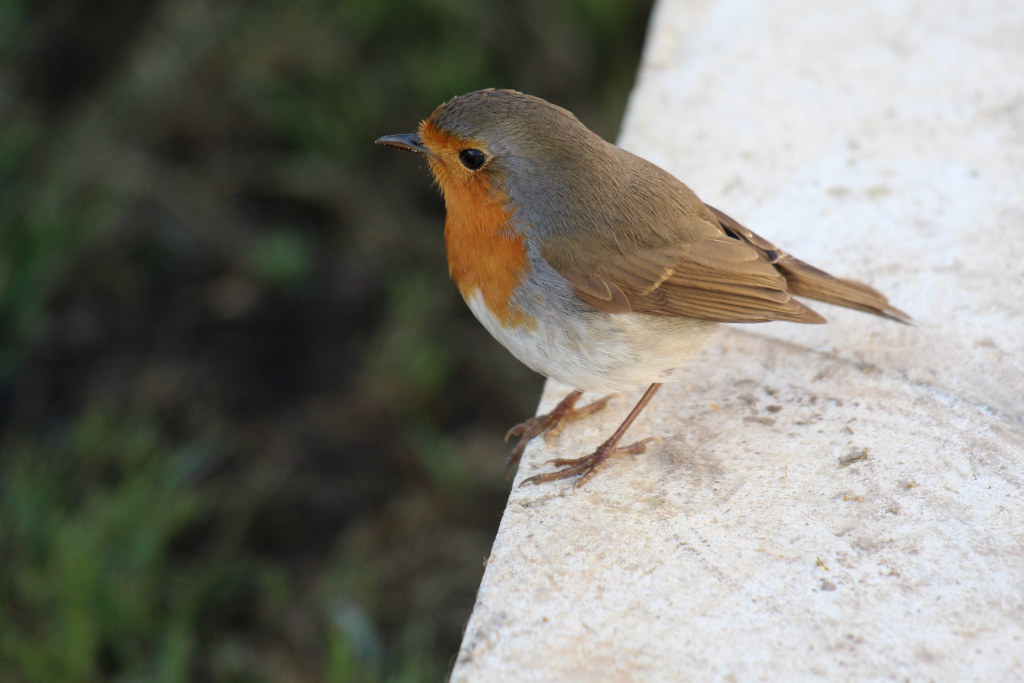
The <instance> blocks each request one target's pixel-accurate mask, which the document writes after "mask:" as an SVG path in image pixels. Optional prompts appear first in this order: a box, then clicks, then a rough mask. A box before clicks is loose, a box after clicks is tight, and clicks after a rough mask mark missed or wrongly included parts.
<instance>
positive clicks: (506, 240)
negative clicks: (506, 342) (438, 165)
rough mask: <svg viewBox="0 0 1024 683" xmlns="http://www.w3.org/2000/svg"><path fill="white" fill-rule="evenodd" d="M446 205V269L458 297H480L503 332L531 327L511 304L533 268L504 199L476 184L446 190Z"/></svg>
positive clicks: (505, 198)
mask: <svg viewBox="0 0 1024 683" xmlns="http://www.w3.org/2000/svg"><path fill="white" fill-rule="evenodd" d="M445 204H446V205H447V217H446V219H445V228H444V236H445V247H446V250H447V253H448V270H449V272H450V273H451V275H452V279H453V280H455V285H456V286H457V287H458V288H459V292H461V293H462V297H463V298H464V299H465V300H466V301H467V302H469V301H470V300H471V299H473V298H474V297H479V299H480V302H481V303H482V304H483V305H484V306H485V307H486V309H487V311H488V312H489V314H490V315H491V316H492V317H493V318H494V320H496V321H497V323H498V324H499V325H501V326H502V327H506V328H518V327H531V326H533V325H535V320H534V319H533V318H532V317H531V316H529V315H527V314H526V313H525V312H524V311H523V310H522V308H520V307H519V306H517V305H516V304H515V303H514V302H513V294H514V293H515V292H516V290H517V289H518V288H519V287H520V285H522V284H523V281H524V279H525V278H526V277H527V275H528V274H529V271H530V268H531V266H530V262H529V259H528V258H527V255H526V245H525V243H524V238H523V235H522V234H521V233H519V232H517V231H516V230H515V229H514V228H513V227H512V225H511V220H512V212H511V211H510V210H509V208H508V199H507V197H505V196H504V194H502V193H500V192H497V191H495V190H492V189H490V188H488V187H487V185H486V184H484V183H483V182H479V183H473V184H471V185H468V186H460V187H455V188H450V189H449V188H446V192H445Z"/></svg>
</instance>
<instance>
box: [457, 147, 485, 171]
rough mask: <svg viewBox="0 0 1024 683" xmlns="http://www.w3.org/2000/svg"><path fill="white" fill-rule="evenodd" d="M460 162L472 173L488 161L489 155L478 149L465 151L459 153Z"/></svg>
mask: <svg viewBox="0 0 1024 683" xmlns="http://www.w3.org/2000/svg"><path fill="white" fill-rule="evenodd" d="M459 161H461V162H462V165H463V166H465V167H466V168H468V169H469V170H470V171H475V170H476V169H478V168H480V167H481V166H483V165H484V162H485V161H487V155H486V154H484V153H483V152H481V151H480V150H478V149H464V150H462V151H461V152H459Z"/></svg>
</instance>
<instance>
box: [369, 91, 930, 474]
mask: <svg viewBox="0 0 1024 683" xmlns="http://www.w3.org/2000/svg"><path fill="white" fill-rule="evenodd" d="M377 143H378V144H381V145H387V146H390V147H397V148H399V149H403V150H407V151H410V152H415V153H417V154H422V155H424V156H425V157H426V160H427V163H428V164H429V166H430V171H431V173H432V174H433V176H434V180H435V181H436V182H437V184H438V186H440V188H441V192H442V194H443V195H444V201H445V208H446V214H447V215H446V218H445V230H444V235H445V245H446V251H447V254H448V269H449V272H450V273H451V276H452V279H453V280H454V281H455V285H456V286H457V287H458V289H459V292H460V293H461V294H462V297H463V299H465V301H466V303H467V304H468V305H469V308H470V310H472V311H473V314H474V315H475V316H476V318H477V319H478V320H479V321H480V322H481V323H482V324H483V325H484V327H486V328H487V330H488V331H489V332H490V333H491V334H492V335H494V337H495V338H496V339H497V340H498V341H499V342H501V343H502V344H503V345H504V346H505V347H506V348H507V349H508V350H509V351H511V352H512V354H513V355H514V356H515V357H516V358H518V359H519V360H520V361H522V362H523V363H525V364H526V365H527V366H529V367H530V368H532V369H533V370H535V371H536V372H539V373H541V374H542V375H546V376H548V377H553V378H554V379H556V380H558V381H559V382H561V383H563V384H566V385H568V386H570V387H573V388H574V389H575V391H573V392H572V393H570V394H569V395H568V396H567V397H566V398H565V399H564V400H562V401H561V402H560V403H559V404H558V406H557V407H555V409H554V410H552V411H551V412H550V413H547V414H546V415H539V416H537V417H534V418H532V419H530V420H527V421H526V422H524V423H522V424H520V425H516V426H515V427H513V428H512V429H511V430H509V433H508V434H507V435H506V437H505V438H506V440H507V439H508V438H509V437H511V436H519V437H520V439H519V442H518V443H517V445H516V447H515V448H514V449H513V450H512V452H511V453H510V454H509V458H508V463H507V466H506V470H505V472H506V476H507V475H508V472H509V470H510V469H511V468H512V467H514V466H515V465H516V464H517V463H518V462H519V458H520V456H521V455H522V453H523V450H524V449H525V448H526V444H527V443H528V442H529V441H530V440H531V439H533V438H534V437H536V436H539V435H540V434H543V433H545V432H548V436H550V435H551V434H552V433H557V432H558V431H559V430H560V429H561V427H562V426H563V425H564V424H565V423H566V422H568V421H570V420H575V419H579V418H581V417H584V416H585V415H589V414H591V413H593V412H595V411H597V410H600V409H602V408H604V406H605V405H606V404H607V402H608V400H609V399H610V398H611V397H610V396H609V397H606V398H604V399H602V400H600V401H597V402H596V403H592V404H590V405H588V406H586V407H583V408H576V403H577V401H578V400H579V398H580V396H582V394H583V392H585V391H593V392H619V391H627V390H631V389H635V388H638V387H641V386H646V387H647V391H646V392H645V393H644V395H643V397H642V398H641V399H640V401H639V403H637V405H636V407H634V408H633V410H632V411H631V412H630V413H629V415H628V416H627V417H626V419H625V420H624V421H623V423H622V424H621V426H619V428H618V429H616V430H615V432H614V433H613V434H612V435H611V436H610V437H609V438H608V439H607V440H606V441H605V442H604V443H602V444H601V445H600V446H599V447H598V448H597V450H595V451H594V452H593V453H591V454H589V455H586V456H584V457H581V458H574V459H556V460H552V461H550V462H551V463H553V464H554V465H555V466H556V467H559V468H561V469H558V470H555V471H553V472H547V473H544V474H539V475H537V476H533V477H530V478H529V479H526V480H525V481H524V482H523V484H539V483H542V482H547V481H553V480H558V479H565V478H568V477H573V476H577V477H578V478H577V480H576V483H575V486H579V485H580V484H582V483H583V482H585V481H587V480H588V479H589V478H591V477H593V476H594V474H595V473H596V472H597V471H598V470H599V469H600V468H601V466H602V465H604V464H605V462H606V461H607V460H608V459H609V458H610V457H613V456H616V455H622V454H639V453H643V452H644V450H645V449H646V447H647V444H648V443H650V442H651V441H655V440H657V439H645V440H643V441H639V442H637V443H634V444H631V445H628V446H624V447H622V446H619V445H618V444H619V441H620V440H621V439H622V436H623V434H625V432H626V430H627V429H628V428H629V426H630V424H632V422H633V421H634V420H635V419H636V417H637V415H639V414H640V411H642V410H643V409H644V407H645V406H646V405H647V403H648V402H649V401H650V400H651V398H652V397H653V396H654V394H655V393H656V392H657V391H658V388H659V387H660V386H661V385H662V383H664V382H671V381H673V380H676V379H678V378H679V371H680V368H681V367H682V366H683V365H684V364H685V363H686V362H687V361H688V360H689V359H690V358H692V357H693V355H694V354H696V353H697V352H698V351H699V350H700V347H701V345H702V344H703V343H704V341H705V340H706V339H707V338H708V337H709V336H710V335H711V333H712V332H714V330H715V328H716V327H717V326H718V324H719V323H756V322H767V321H770V320H786V321H790V322H795V323H810V324H818V323H824V322H825V319H824V318H823V317H821V316H820V315H818V314H817V313H816V312H814V311H813V310H811V309H810V308H808V307H807V306H805V305H804V304H802V303H800V302H799V301H797V300H796V299H794V298H793V297H794V296H800V297H806V298H809V299H816V300H818V301H824V302H827V303H830V304H836V305H839V306H845V307H847V308H854V309H857V310H860V311H865V312H867V313H872V314H874V315H878V316H881V317H883V318H889V319H891V320H895V321H898V322H902V323H910V322H912V321H911V319H910V317H909V316H908V315H907V314H906V313H904V312H902V311H900V310H899V309H897V308H894V307H893V306H891V305H890V304H889V302H888V300H887V299H886V298H885V297H884V296H882V294H880V293H879V292H877V291H875V290H874V289H872V288H871V287H868V286H867V285H864V284H861V283H859V282H855V281H852V280H844V279H840V278H835V277H832V276H831V275H829V274H828V273H826V272H824V271H822V270H819V269H817V268H815V267H814V266H811V265H809V264H807V263H804V262H803V261H801V260H799V259H797V258H795V257H793V256H790V255H789V254H787V253H786V252H785V251H782V250H781V249H779V248H778V247H776V246H775V245H773V244H772V243H771V242H769V241H768V240H766V239H764V238H762V237H759V236H758V235H756V234H754V233H753V232H751V231H750V230H748V229H747V228H745V227H744V226H743V225H741V224H740V223H738V222H737V221H735V220H734V219H732V218H730V217H729V216H727V215H726V214H724V213H722V212H721V211H719V210H718V209H715V208H713V207H711V206H708V205H707V204H705V203H703V202H702V201H701V200H700V199H699V198H698V197H697V195H696V194H694V193H693V191H692V190H690V188H688V187H687V186H686V185H684V184H683V183H682V182H681V181H679V180H678V179H676V178H675V177H674V176H672V175H671V174H669V173H668V172H666V171H664V170H662V169H661V168H659V167H657V166H655V165H654V164H652V163H650V162H648V161H646V160H644V159H642V158H640V157H638V156H636V155H634V154H631V153H630V152H627V151H626V150H624V149H622V148H620V147H616V146H615V145H612V144H610V143H608V142H606V141H605V140H603V139H602V138H601V137H600V136H598V135H597V134H595V133H593V132H592V131H590V129H588V128H587V127H586V126H584V125H583V124H582V123H580V121H579V120H578V119H577V118H576V117H575V116H573V115H572V114H571V113H570V112H568V111H566V110H565V109H562V108H561V107H558V106H555V105H553V104H551V103H549V102H546V101H544V100H542V99H540V98H537V97H531V96H529V95H524V94H522V93H519V92H515V91H511V90H494V89H489V90H479V91H477V92H472V93H469V94H467V95H462V96H459V97H456V98H454V99H452V100H450V101H448V102H446V103H444V104H442V105H441V106H439V107H438V108H437V109H436V110H435V111H434V112H433V114H431V115H430V117H429V118H428V119H426V120H425V121H423V122H422V123H421V124H420V126H419V130H418V132H417V133H414V134H407V135H387V136H384V137H382V138H380V139H378V140H377Z"/></svg>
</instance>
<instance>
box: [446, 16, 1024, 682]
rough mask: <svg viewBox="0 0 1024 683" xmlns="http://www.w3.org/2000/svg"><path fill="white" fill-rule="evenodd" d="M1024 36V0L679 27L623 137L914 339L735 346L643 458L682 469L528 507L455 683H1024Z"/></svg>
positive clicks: (878, 327)
mask: <svg viewBox="0 0 1024 683" xmlns="http://www.w3.org/2000/svg"><path fill="white" fill-rule="evenodd" d="M1022 36H1024V4H1022V3H1020V2H1015V1H1008V2H997V1H995V0H983V1H979V2H973V3H965V2H959V1H957V0H941V1H936V0H931V1H928V0H905V1H902V2H901V1H892V0H887V1H881V0H875V1H867V2H857V3H851V2H840V1H839V0H827V1H821V0H817V1H812V0H774V1H772V2H768V1H767V0H761V1H758V0H715V1H711V0H704V1H689V2H683V1H681V0H674V1H664V2H661V3H660V4H659V6H658V7H657V9H656V11H655V14H654V17H653V19H652V27H651V31H650V36H649V43H648V45H647V48H646V53H645V60H644V65H643V67H642V69H641V72H640V75H639V80H638V84H637V87H636V89H635V91H634V93H633V97H632V100H631V104H630V108H629V113H628V116H627V120H626V123H625V126H624V129H623V134H622V137H621V142H622V144H623V145H624V146H625V147H627V148H629V149H631V150H633V151H635V152H637V153H639V154H641V155H643V156H645V157H647V158H649V159H651V160H653V161H655V162H656V163H658V164H660V165H662V166H664V167H665V168H667V169H668V170H670V171H672V172H673V173H675V174H676V175H678V176H679V177H680V178H681V179H683V180H684V181H685V182H687V183H688V184H690V185H691V187H693V188H694V189H695V190H696V191H697V192H698V194H700V195H701V196H702V197H703V198H704V199H705V200H706V201H708V202H709V203H711V204H713V205H715V206H718V207H719V208H721V209H723V210H725V211H727V212H728V213H730V214H732V215H733V216H735V217H736V218H737V219H739V220H740V221H742V222H744V223H746V224H747V225H749V226H750V227H751V228H753V229H754V230H755V231H757V232H760V233H761V234H763V235H764V236H765V237H767V238H769V239H771V240H772V241H775V242H776V243H777V244H778V245H779V246H780V247H782V248H784V249H786V250H788V251H791V252H793V253H794V254H796V255H797V256H799V257H801V258H803V259H805V260H807V261H809V262H811V263H813V264H815V265H818V266H820V267H822V268H825V269H826V270H829V271H831V272H832V273H834V274H836V275H842V276H848V277H855V278H858V279H863V280H866V281H867V282H869V283H871V284H872V285H874V286H876V287H878V288H879V289H881V290H883V291H884V292H886V293H887V294H889V295H890V296H891V298H892V300H893V302H894V303H895V304H896V305H898V306H900V307H901V308H903V309H904V310H906V311H908V312H909V313H910V314H911V315H913V316H914V317H915V318H917V319H918V320H919V321H921V325H920V326H918V327H914V328H908V327H903V326H900V325H897V324H893V323H889V322H886V321H883V320H878V319H875V318H871V317H869V316H866V315H862V314H858V313H855V312H850V311H845V310H839V309H836V308H833V307H829V306H825V305H815V306H814V307H815V308H816V309H818V310H819V311H820V312H822V313H823V314H824V315H826V317H828V318H829V320H830V324H829V325H827V326H799V325H791V324H783V323H773V324H771V325H761V326H746V327H733V328H730V329H727V330H724V331H723V332H721V333H720V334H719V335H718V336H716V337H715V338H714V339H713V340H712V341H711V342H710V343H709V345H708V348H707V351H706V353H704V354H703V355H702V356H701V357H700V358H698V359H697V360H696V361H695V362H694V363H693V364H692V365H691V366H690V367H689V368H688V371H687V377H688V379H687V380H686V381H685V382H682V383H679V384H676V385H669V386H666V387H665V388H664V389H663V390H662V391H661V393H659V394H658V395H657V397H656V398H655V399H654V401H653V402H652V404H651V406H650V407H649V408H648V409H647V411H646V412H645V413H644V414H643V415H642V416H641V417H640V419H639V420H638V421H637V422H636V424H635V425H634V426H633V428H632V429H631V431H630V433H629V435H628V436H630V437H632V438H634V439H640V438H644V437H647V436H652V435H656V436H660V437H662V438H663V439H664V444H663V445H662V446H655V447H654V448H653V449H652V451H651V452H650V453H648V454H647V455H643V456H639V457H636V458H632V459H630V458H626V459H622V460H618V461H616V462H614V463H612V464H611V465H610V466H608V467H607V468H606V469H605V470H604V471H602V472H601V473H600V474H599V475H598V476H597V477H595V478H594V479H593V480H592V481H590V482H589V483H588V484H587V485H586V486H585V488H583V489H581V490H580V491H577V492H576V493H572V489H571V486H572V484H571V482H556V483H551V484H545V485H542V486H539V487H526V488H517V489H514V490H513V492H512V495H511V497H510V499H509V504H508V508H507V510H506V513H505V517H504V519H503V520H502V523H501V529H500V531H499V533H498V537H497V540H496V541H495V544H494V549H493V553H492V555H491V557H490V559H489V561H488V566H487V571H486V574H485V576H484V579H483V583H482V585H481V587H480V593H479V597H478V600H477V605H476V609H475V611H474V613H473V616H472V618H471V619H470V622H469V624H468V626H467V629H466V635H465V639H464V641H463V644H462V649H461V652H460V653H459V658H458V662H457V664H456V666H455V669H454V672H453V674H452V680H454V681H459V682H462V681H468V682H471V683H477V682H479V683H484V682H491V681H686V680H700V681H703V680H726V681H751V680H771V681H799V680H900V681H902V680H904V679H909V680H912V681H919V680H934V681H975V680H976V681H1011V680H1024V76H1022V74H1024V40H1022V38H1021V37H1022ZM565 391H566V389H565V388H564V387H558V386H555V385H552V384H549V386H548V388H547V390H546V392H545V395H544V398H543V400H542V403H541V409H544V410H546V409H549V408H550V407H551V406H553V405H554V403H555V402H556V400H557V399H558V398H559V397H560V396H562V395H563V393H564V392H565ZM636 398H637V396H635V395H634V396H627V397H624V398H623V399H621V400H617V401H615V402H613V404H612V406H611V408H610V409H609V410H608V411H606V412H605V413H604V414H602V415H600V416H594V417H592V418H589V419H587V420H586V421H583V422H580V423H575V424H572V425H570V426H568V427H567V428H566V430H565V432H564V433H563V434H562V436H561V438H560V439H559V440H558V441H557V442H555V443H554V444H553V445H552V449H551V450H548V449H546V447H545V446H544V444H543V443H537V444H535V445H533V446H532V447H531V448H530V449H529V450H527V452H526V455H525V457H524V459H523V467H522V469H521V471H520V474H519V475H518V477H517V481H519V480H522V479H523V478H524V477H525V476H529V475H532V474H536V473H537V472H540V471H544V470H547V469H550V468H549V467H546V466H544V465H543V461H544V460H546V459H548V458H551V457H556V456H561V455H564V456H567V457H574V456H578V455H583V454H585V453H586V452H588V450H587V449H592V448H593V447H595V446H596V445H597V444H598V443H600V441H601V440H602V439H603V438H605V437H606V436H607V435H608V434H609V433H610V432H611V430H613V429H614V427H615V426H616V424H617V423H618V421H619V420H620V419H621V418H622V417H623V416H624V415H625V413H626V412H627V411H628V409H629V407H630V406H631V404H632V402H633V401H635V400H636Z"/></svg>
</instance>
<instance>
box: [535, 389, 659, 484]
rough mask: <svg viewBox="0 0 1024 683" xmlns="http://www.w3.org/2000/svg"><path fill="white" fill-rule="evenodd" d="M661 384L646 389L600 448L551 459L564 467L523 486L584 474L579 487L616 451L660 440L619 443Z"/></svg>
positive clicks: (637, 448)
mask: <svg viewBox="0 0 1024 683" xmlns="http://www.w3.org/2000/svg"><path fill="white" fill-rule="evenodd" d="M660 388H661V385H660V384H652V385H651V386H650V387H648V388H647V391H645V392H644V395H643V396H642V397H641V398H640V401H639V402H638V403H637V404H636V406H634V408H633V410H632V411H630V413H629V415H627V416H626V419H625V420H623V422H622V424H621V425H619V428H618V429H616V430H615V433H614V434H612V435H611V437H609V439H608V440H607V441H605V442H604V443H603V444H601V445H600V446H598V447H597V450H596V451H594V452H593V453H591V454H590V455H587V456H584V457H582V458H572V459H564V458H557V459H555V460H549V461H548V462H549V463H550V464H552V465H555V466H556V467H561V468H562V469H560V470H557V471H555V472H547V473H545V474H538V475H536V476H533V477H530V478H529V479H526V480H524V481H523V483H522V484H520V486H522V485H524V484H543V483H544V482H546V481H556V480H558V479H567V478H569V477H574V476H576V475H579V477H580V478H579V479H577V480H576V483H575V484H574V485H573V488H574V489H575V488H579V486H580V485H581V484H582V483H583V482H585V481H587V480H588V479H590V478H591V477H593V476H594V475H595V474H597V471H598V470H599V469H600V468H601V466H602V465H604V463H605V461H607V460H608V458H611V457H614V456H616V455H639V454H640V453H643V452H644V451H646V450H647V444H649V443H651V442H652V441H658V440H659V439H658V438H657V437H652V438H649V439H644V440H643V441H637V442H636V443H633V444H630V445H628V446H617V444H618V443H619V439H621V438H622V435H623V434H625V433H626V430H627V429H629V426H630V425H631V424H633V420H635V419H636V417H637V415H639V414H640V411H642V410H643V409H644V407H645V406H646V405H647V404H648V403H650V401H651V399H652V398H653V397H654V394H655V393H657V391H658V389H660Z"/></svg>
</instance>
